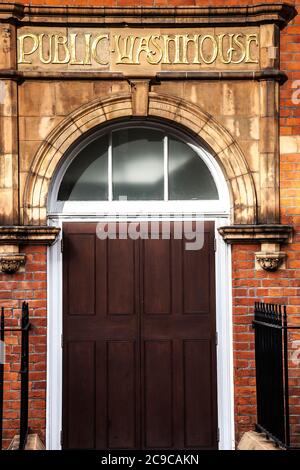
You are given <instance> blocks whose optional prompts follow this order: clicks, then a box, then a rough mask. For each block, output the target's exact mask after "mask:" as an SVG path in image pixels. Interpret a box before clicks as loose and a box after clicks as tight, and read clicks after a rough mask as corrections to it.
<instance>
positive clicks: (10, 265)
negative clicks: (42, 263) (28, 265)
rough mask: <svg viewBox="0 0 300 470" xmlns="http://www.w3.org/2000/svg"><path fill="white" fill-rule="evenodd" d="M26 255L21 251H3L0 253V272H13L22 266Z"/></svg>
mask: <svg viewBox="0 0 300 470" xmlns="http://www.w3.org/2000/svg"><path fill="white" fill-rule="evenodd" d="M25 261H26V255H24V254H23V253H3V254H1V255H0V269H1V272H2V273H5V274H14V273H16V272H17V271H18V270H19V269H20V267H21V266H24V264H25Z"/></svg>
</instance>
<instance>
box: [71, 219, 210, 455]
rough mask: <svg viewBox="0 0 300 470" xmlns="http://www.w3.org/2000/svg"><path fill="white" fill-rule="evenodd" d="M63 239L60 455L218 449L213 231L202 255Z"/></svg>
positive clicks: (86, 237) (179, 245) (91, 232)
mask: <svg viewBox="0 0 300 470" xmlns="http://www.w3.org/2000/svg"><path fill="white" fill-rule="evenodd" d="M63 233H64V253H63V268H64V269H63V272H64V275H63V283H64V306H63V308H64V320H63V339H64V341H63V370H64V372H63V381H64V390H63V447H64V448H65V449H192V448H194V449H214V448H216V447H217V407H216V347H215V286H214V284H215V281H214V279H215V274H214V224H213V223H212V222H207V223H206V224H205V241H204V247H203V248H202V249H201V250H186V249H185V240H174V239H173V237H171V239H169V240H168V239H144V240H131V239H126V240H124V239H121V240H120V239H115V240H105V241H103V240H99V239H98V238H97V236H96V224H94V223H66V224H64V226H63Z"/></svg>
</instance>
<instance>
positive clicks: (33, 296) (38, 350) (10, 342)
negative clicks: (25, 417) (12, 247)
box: [0, 246, 47, 448]
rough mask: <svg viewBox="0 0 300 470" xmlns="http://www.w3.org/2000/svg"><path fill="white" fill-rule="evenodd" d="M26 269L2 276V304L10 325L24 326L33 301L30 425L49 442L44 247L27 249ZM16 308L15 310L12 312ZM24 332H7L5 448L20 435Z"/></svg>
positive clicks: (0, 290)
mask: <svg viewBox="0 0 300 470" xmlns="http://www.w3.org/2000/svg"><path fill="white" fill-rule="evenodd" d="M22 252H24V253H26V255H27V262H26V270H25V272H19V273H16V274H15V275H13V276H11V275H9V274H7V275H4V274H2V275H1V277H0V305H1V306H4V307H5V319H6V326H7V327H9V326H13V327H17V326H20V321H19V320H20V314H21V305H22V301H23V300H26V301H28V302H29V307H30V311H29V315H30V320H31V323H32V330H31V331H30V364H29V367H30V376H29V380H30V382H29V426H30V427H31V428H32V429H33V430H34V431H35V432H39V434H40V436H41V438H42V440H43V441H44V439H45V422H46V351H47V336H46V327H47V310H46V307H47V266H46V261H47V260H46V255H47V253H46V248H45V247H44V246H27V247H24V249H22ZM11 309H12V310H11ZM20 340H21V336H20V333H19V332H18V333H15V332H14V333H7V336H6V337H5V342H6V345H7V346H6V362H7V363H6V365H5V391H4V399H5V407H4V446H3V447H4V448H5V446H7V445H8V444H9V442H10V440H11V438H12V437H13V436H14V435H15V434H17V433H18V426H19V420H18V418H19V409H20V401H19V399H20V374H19V369H20V351H21V343H20Z"/></svg>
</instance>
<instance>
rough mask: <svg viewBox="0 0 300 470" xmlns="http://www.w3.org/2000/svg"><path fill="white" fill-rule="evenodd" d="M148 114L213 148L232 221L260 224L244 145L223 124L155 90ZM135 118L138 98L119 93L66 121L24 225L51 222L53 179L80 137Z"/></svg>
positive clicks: (36, 179)
mask: <svg viewBox="0 0 300 470" xmlns="http://www.w3.org/2000/svg"><path fill="white" fill-rule="evenodd" d="M146 115H147V116H149V117H151V118H155V119H162V120H165V121H169V122H172V123H173V125H174V123H175V124H177V125H179V126H181V127H183V128H184V129H185V130H186V131H188V132H189V133H192V134H193V135H195V136H198V138H200V139H201V140H202V141H203V142H204V143H205V144H206V145H207V146H209V147H210V150H211V151H212V153H213V155H214V157H215V158H216V160H217V161H218V162H219V164H220V166H221V167H222V170H223V172H224V176H225V179H226V181H227V183H228V187H229V191H230V194H231V201H232V202H231V205H232V222H234V223H235V224H241V223H243V224H253V223H256V219H257V197H256V191H255V185H254V181H253V176H252V174H251V171H250V169H249V166H248V164H247V161H246V159H245V157H244V155H243V153H242V151H241V149H240V147H239V145H238V144H237V142H236V141H235V140H234V139H233V137H232V136H231V134H230V133H229V132H228V131H227V130H226V129H225V128H224V127H223V126H222V125H221V124H219V123H218V122H217V121H216V120H215V119H214V118H213V117H212V116H211V115H210V114H208V113H205V112H204V111H203V110H202V109H201V108H200V107H199V106H197V105H194V104H191V103H189V102H187V101H185V100H182V99H178V98H176V97H174V96H170V95H165V94H158V93H154V92H150V93H149V94H148V108H147V114H146ZM134 116H135V113H134V107H133V97H132V94H118V95H115V96H114V97H112V98H109V99H105V100H95V101H93V102H91V103H89V104H87V105H85V106H82V107H80V108H79V109H77V110H76V111H75V112H73V113H72V114H70V115H69V116H68V117H67V118H66V119H64V120H63V121H62V122H61V123H60V124H59V125H58V126H57V127H56V128H55V129H54V130H53V131H52V132H51V133H50V134H49V135H48V137H47V138H46V139H45V140H44V142H43V143H42V145H41V146H40V148H39V150H38V152H37V153H36V155H35V157H34V159H33V162H32V165H31V167H30V171H29V174H28V176H27V179H26V183H25V190H24V196H23V208H24V213H23V223H24V224H32V225H44V224H45V223H46V216H47V197H48V192H49V186H50V182H51V178H52V176H53V175H54V174H55V171H56V168H57V165H58V164H59V162H60V161H61V159H62V158H63V156H64V154H65V153H66V152H67V150H68V149H69V148H70V146H72V145H73V144H74V143H75V142H76V141H77V139H79V138H80V137H81V136H82V135H83V134H85V133H86V132H88V131H90V130H92V129H93V128H95V127H98V126H100V125H101V124H105V123H108V122H110V121H113V120H115V119H120V118H131V117H134Z"/></svg>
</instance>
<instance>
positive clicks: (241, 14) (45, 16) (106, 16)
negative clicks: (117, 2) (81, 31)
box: [0, 0, 296, 27]
mask: <svg viewBox="0 0 300 470" xmlns="http://www.w3.org/2000/svg"><path fill="white" fill-rule="evenodd" d="M237 3H238V0H237ZM295 15H296V10H295V8H294V6H292V5H290V4H287V3H274V4H269V3H267V4H264V3H261V4H259V5H253V6H238V5H237V6H228V7H223V6H222V7H220V6H215V7H214V6H210V7H201V6H200V7H194V6H191V7H184V6H182V7H159V6H157V7H155V8H153V7H142V6H141V7H125V8H124V7H85V6H82V7H80V6H47V5H37V6H35V5H22V4H19V3H17V2H16V3H9V4H8V3H0V19H5V20H14V22H16V23H21V24H26V23H30V24H31V25H32V24H33V23H39V24H41V23H43V22H45V23H49V22H50V23H64V24H67V25H68V24H75V23H77V24H78V23H86V24H89V25H90V24H92V23H94V24H95V25H97V26H98V27H99V26H101V25H103V24H105V25H108V24H112V25H122V26H126V25H135V24H139V25H150V26H151V25H153V24H154V23H155V24H159V23H160V24H163V25H178V24H180V25H181V26H182V23H184V24H185V25H186V26H187V25H188V24H192V25H195V24H199V25H203V26H204V25H207V26H210V25H212V24H218V25H233V24H234V25H240V24H241V25H253V24H262V23H276V24H278V25H279V26H280V27H284V26H285V25H286V24H287V23H288V22H289V21H290V20H291V19H292V18H294V17H295Z"/></svg>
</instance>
